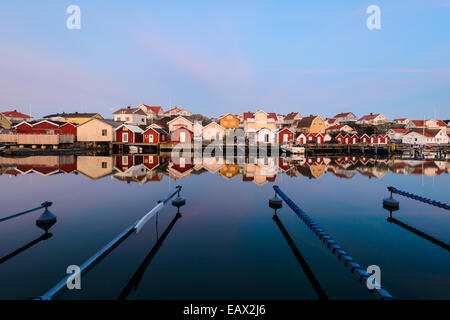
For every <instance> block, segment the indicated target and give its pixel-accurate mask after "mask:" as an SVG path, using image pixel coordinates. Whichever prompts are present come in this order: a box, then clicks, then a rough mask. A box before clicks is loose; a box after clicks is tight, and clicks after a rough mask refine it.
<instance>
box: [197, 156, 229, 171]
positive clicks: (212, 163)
mask: <svg viewBox="0 0 450 320" xmlns="http://www.w3.org/2000/svg"><path fill="white" fill-rule="evenodd" d="M224 165H225V160H224V158H223V157H204V158H203V161H202V167H203V168H204V169H206V170H208V171H209V172H211V173H216V172H217V171H219V170H220V168H222V167H223V166H224Z"/></svg>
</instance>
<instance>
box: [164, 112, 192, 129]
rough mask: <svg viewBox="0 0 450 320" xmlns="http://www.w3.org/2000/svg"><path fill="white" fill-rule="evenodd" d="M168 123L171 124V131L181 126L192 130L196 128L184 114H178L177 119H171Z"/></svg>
mask: <svg viewBox="0 0 450 320" xmlns="http://www.w3.org/2000/svg"><path fill="white" fill-rule="evenodd" d="M167 125H168V126H169V132H173V131H175V130H177V129H179V128H181V127H182V128H186V129H188V130H190V131H191V132H193V130H194V124H193V123H192V122H191V121H189V120H188V119H186V118H184V117H182V116H178V117H176V118H175V119H172V120H170V121H169V122H167Z"/></svg>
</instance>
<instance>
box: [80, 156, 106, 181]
mask: <svg viewBox="0 0 450 320" xmlns="http://www.w3.org/2000/svg"><path fill="white" fill-rule="evenodd" d="M77 171H78V172H79V173H81V174H83V175H85V176H87V177H88V178H90V179H93V180H96V179H100V178H103V177H105V176H108V175H110V174H112V172H113V157H94V156H78V158H77Z"/></svg>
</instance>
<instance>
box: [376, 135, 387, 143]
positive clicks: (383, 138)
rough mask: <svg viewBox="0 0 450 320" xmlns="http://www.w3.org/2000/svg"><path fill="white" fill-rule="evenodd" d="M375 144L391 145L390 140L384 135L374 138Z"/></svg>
mask: <svg viewBox="0 0 450 320" xmlns="http://www.w3.org/2000/svg"><path fill="white" fill-rule="evenodd" d="M375 143H377V144H390V143H391V139H390V138H389V136H388V135H386V134H379V135H378V136H376V139H375Z"/></svg>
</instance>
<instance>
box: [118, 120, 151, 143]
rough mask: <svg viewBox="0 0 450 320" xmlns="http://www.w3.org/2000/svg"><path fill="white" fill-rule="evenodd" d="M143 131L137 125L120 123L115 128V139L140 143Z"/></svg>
mask: <svg viewBox="0 0 450 320" xmlns="http://www.w3.org/2000/svg"><path fill="white" fill-rule="evenodd" d="M143 133H144V131H143V130H142V129H141V128H139V127H138V126H133V125H129V124H122V125H120V126H118V127H117V128H116V129H115V134H116V141H117V142H122V143H140V142H142V141H143Z"/></svg>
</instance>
